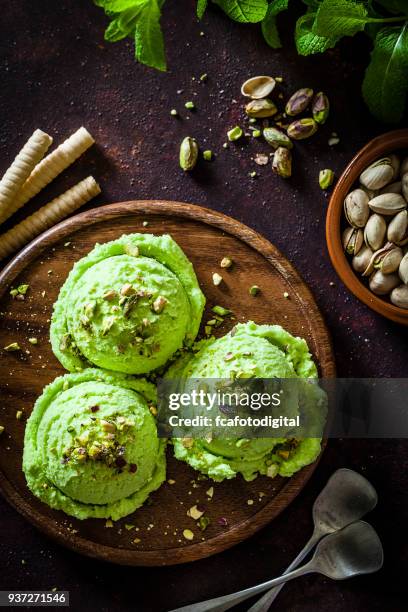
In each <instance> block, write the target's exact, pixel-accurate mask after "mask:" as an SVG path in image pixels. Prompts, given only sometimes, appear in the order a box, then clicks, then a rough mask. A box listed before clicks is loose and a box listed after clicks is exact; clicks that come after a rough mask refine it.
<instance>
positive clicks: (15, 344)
mask: <svg viewBox="0 0 408 612" xmlns="http://www.w3.org/2000/svg"><path fill="white" fill-rule="evenodd" d="M4 350H5V351H7V352H9V353H12V352H13V351H21V346H20V345H19V343H18V342H12V343H11V344H8V345H7V346H5V347H4Z"/></svg>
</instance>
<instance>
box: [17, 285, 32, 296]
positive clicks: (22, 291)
mask: <svg viewBox="0 0 408 612" xmlns="http://www.w3.org/2000/svg"><path fill="white" fill-rule="evenodd" d="M29 287H30V285H19V286H18V287H17V291H18V292H19V293H20V294H21V295H25V294H26V293H27V291H28V288H29Z"/></svg>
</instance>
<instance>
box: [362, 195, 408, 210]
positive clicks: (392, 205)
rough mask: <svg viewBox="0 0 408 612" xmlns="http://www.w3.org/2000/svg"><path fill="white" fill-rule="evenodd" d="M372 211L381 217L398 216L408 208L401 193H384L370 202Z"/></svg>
mask: <svg viewBox="0 0 408 612" xmlns="http://www.w3.org/2000/svg"><path fill="white" fill-rule="evenodd" d="M368 205H369V207H370V208H371V210H372V211H374V212H376V213H379V214H380V215H396V214H397V213H399V212H400V211H401V210H404V209H405V208H406V207H407V203H406V201H405V200H404V198H403V197H402V195H400V194H399V193H382V194H381V195H378V196H376V197H375V198H373V199H372V200H370V201H369V202H368Z"/></svg>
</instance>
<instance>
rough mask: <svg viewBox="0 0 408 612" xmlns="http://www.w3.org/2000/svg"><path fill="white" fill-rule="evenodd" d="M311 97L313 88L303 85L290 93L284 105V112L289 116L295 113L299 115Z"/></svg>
mask: <svg viewBox="0 0 408 612" xmlns="http://www.w3.org/2000/svg"><path fill="white" fill-rule="evenodd" d="M312 98H313V89H310V87H303V88H302V89H298V90H297V91H295V93H294V94H292V95H291V96H290V98H289V100H288V101H287V103H286V106H285V113H286V114H287V115H288V116H289V117H294V116H295V115H299V114H300V113H303V111H304V110H306V109H307V107H308V106H309V104H310V102H311V100H312Z"/></svg>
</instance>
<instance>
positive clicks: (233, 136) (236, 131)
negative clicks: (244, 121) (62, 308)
mask: <svg viewBox="0 0 408 612" xmlns="http://www.w3.org/2000/svg"><path fill="white" fill-rule="evenodd" d="M242 135H243V132H242V129H241V128H240V127H239V125H236V126H235V127H233V128H232V129H231V130H228V132H227V136H228V140H229V141H231V142H233V141H234V140H239V139H240V138H241V137H242Z"/></svg>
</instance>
